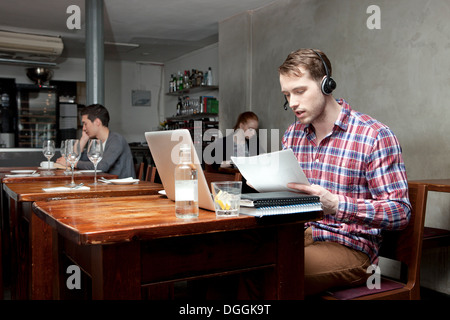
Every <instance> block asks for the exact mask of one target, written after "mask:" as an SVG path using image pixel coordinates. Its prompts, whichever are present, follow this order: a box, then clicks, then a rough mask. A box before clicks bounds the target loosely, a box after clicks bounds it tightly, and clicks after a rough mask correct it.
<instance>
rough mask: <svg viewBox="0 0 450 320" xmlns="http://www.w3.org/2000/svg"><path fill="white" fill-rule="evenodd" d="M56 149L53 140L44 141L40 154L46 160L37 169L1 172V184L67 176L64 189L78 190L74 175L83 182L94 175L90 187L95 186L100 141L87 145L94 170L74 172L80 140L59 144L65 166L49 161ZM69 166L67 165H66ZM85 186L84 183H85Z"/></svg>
mask: <svg viewBox="0 0 450 320" xmlns="http://www.w3.org/2000/svg"><path fill="white" fill-rule="evenodd" d="M56 151H57V149H56V148H55V143H54V141H53V140H45V141H44V142H43V146H42V153H43V155H44V157H45V158H46V159H47V160H46V161H42V162H40V164H39V166H37V167H25V168H20V167H19V168H14V167H11V170H9V171H4V172H2V179H4V181H3V182H5V181H6V182H10V181H11V179H14V180H15V181H19V180H17V179H16V178H24V180H23V181H30V182H31V181H34V180H48V179H50V180H52V179H56V180H66V179H67V178H68V177H69V176H70V178H71V181H70V182H69V183H67V184H66V185H65V187H69V188H70V187H76V188H77V189H80V188H81V187H80V186H79V183H78V184H77V183H75V175H84V176H80V177H79V178H78V179H81V180H83V181H84V182H85V180H87V178H88V177H89V178H90V176H92V174H93V175H94V177H93V178H94V181H93V183H91V184H92V185H97V184H98V182H97V174H98V173H101V172H102V171H101V170H98V169H97V165H98V163H99V162H100V161H101V159H102V156H103V146H102V143H101V141H100V140H98V139H91V140H90V141H89V145H88V157H89V159H90V161H91V162H92V163H93V164H94V170H76V169H75V164H76V162H77V161H78V160H79V159H80V157H81V152H82V150H80V140H79V139H68V140H63V141H62V142H61V147H60V149H59V152H60V153H61V156H62V157H63V158H64V159H65V160H66V165H61V164H59V163H57V162H54V161H51V159H52V158H53V157H54V156H55V154H56ZM68 164H69V165H68ZM102 176H106V177H108V178H115V177H116V176H115V175H112V174H107V173H103V174H102ZM85 184H86V183H85Z"/></svg>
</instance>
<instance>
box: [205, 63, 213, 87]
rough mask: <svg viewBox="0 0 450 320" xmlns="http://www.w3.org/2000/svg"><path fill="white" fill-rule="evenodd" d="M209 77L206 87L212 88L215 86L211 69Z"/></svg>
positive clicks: (208, 73)
mask: <svg viewBox="0 0 450 320" xmlns="http://www.w3.org/2000/svg"><path fill="white" fill-rule="evenodd" d="M207 75H208V77H207V81H206V85H207V86H212V85H213V75H212V70H211V67H209V68H208V71H207Z"/></svg>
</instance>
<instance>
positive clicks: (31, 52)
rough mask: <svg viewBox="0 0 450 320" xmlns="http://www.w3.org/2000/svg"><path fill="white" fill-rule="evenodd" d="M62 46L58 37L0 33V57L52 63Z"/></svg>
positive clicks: (59, 53) (60, 51)
mask: <svg viewBox="0 0 450 320" xmlns="http://www.w3.org/2000/svg"><path fill="white" fill-rule="evenodd" d="M63 48H64V44H63V42H62V39H61V38H60V37H50V36H43V35H34V34H27V33H17V32H9V31H0V55H1V56H6V57H12V58H22V59H30V60H47V61H52V60H54V59H56V58H57V57H59V56H60V55H61V53H62V51H63Z"/></svg>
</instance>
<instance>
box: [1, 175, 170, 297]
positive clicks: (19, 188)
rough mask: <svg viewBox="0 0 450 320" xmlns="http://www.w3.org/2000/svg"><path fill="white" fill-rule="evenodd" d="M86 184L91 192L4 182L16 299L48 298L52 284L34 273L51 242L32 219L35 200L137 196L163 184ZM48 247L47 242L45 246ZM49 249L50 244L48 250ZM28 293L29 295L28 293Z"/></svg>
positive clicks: (53, 182) (58, 183) (53, 183)
mask: <svg viewBox="0 0 450 320" xmlns="http://www.w3.org/2000/svg"><path fill="white" fill-rule="evenodd" d="M82 181H84V182H85V185H86V186H88V187H90V190H70V191H57V192H55V191H51V192H46V191H44V190H43V188H52V187H59V186H64V185H65V184H66V183H67V181H64V180H59V179H58V180H51V181H33V182H32V183H13V182H10V183H4V184H3V190H4V192H5V194H6V197H7V199H8V200H9V211H8V213H9V215H8V219H7V220H8V222H9V225H8V230H9V239H8V241H9V248H10V256H11V280H12V288H11V294H12V296H13V297H14V298H15V299H27V298H35V299H36V298H41V299H42V298H44V299H45V298H49V297H51V296H52V292H51V283H50V284H48V283H47V284H45V283H44V284H40V283H37V282H35V280H38V279H39V276H36V273H37V274H39V273H40V272H46V271H45V270H36V269H35V268H34V266H35V265H36V260H39V259H45V257H48V256H49V255H51V253H50V254H48V253H46V251H45V250H46V248H47V247H46V242H48V241H49V239H51V230H50V229H49V228H48V226H46V225H45V224H44V223H42V221H40V220H38V221H36V220H33V219H32V216H31V204H32V203H33V202H34V201H50V200H55V199H56V200H61V199H88V198H101V197H116V196H128V197H129V196H136V195H148V194H157V193H158V191H159V190H162V189H163V188H162V185H161V184H157V183H150V182H147V181H139V183H138V184H131V185H112V184H104V183H101V184H99V185H96V186H93V185H89V182H86V180H82ZM47 244H48V243H47ZM48 248H50V249H51V242H50V247H48ZM29 292H30V293H31V294H30V295H29V294H28V293H29Z"/></svg>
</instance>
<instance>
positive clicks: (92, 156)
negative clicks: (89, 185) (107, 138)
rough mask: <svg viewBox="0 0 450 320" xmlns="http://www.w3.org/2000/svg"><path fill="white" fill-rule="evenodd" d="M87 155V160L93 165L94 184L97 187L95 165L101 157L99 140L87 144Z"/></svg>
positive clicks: (101, 149) (92, 140)
mask: <svg viewBox="0 0 450 320" xmlns="http://www.w3.org/2000/svg"><path fill="white" fill-rule="evenodd" d="M87 155H88V158H89V160H91V162H92V163H93V164H94V183H93V185H97V164H98V163H99V162H100V161H101V160H102V157H103V145H102V141H101V140H100V139H91V140H89V144H88V151H87Z"/></svg>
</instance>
